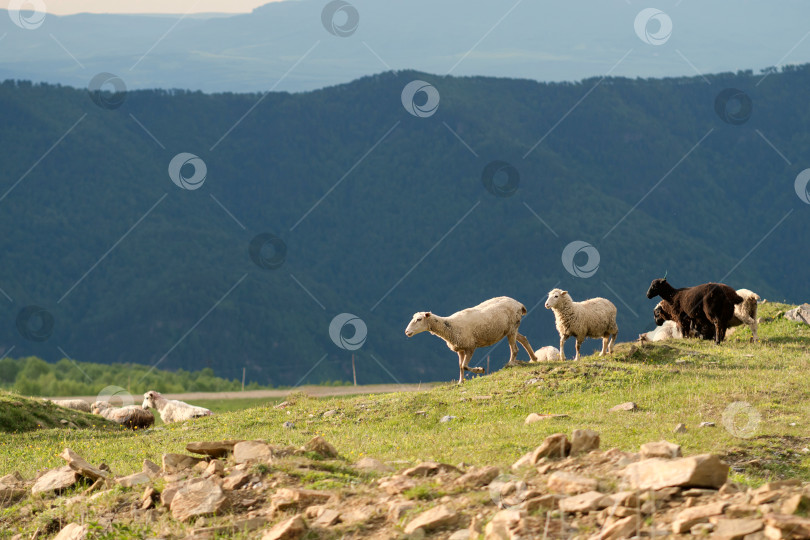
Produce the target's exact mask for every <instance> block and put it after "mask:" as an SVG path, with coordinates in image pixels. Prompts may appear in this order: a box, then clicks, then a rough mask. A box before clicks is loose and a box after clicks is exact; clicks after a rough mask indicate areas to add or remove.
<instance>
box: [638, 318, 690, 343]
mask: <svg viewBox="0 0 810 540" xmlns="http://www.w3.org/2000/svg"><path fill="white" fill-rule="evenodd" d="M656 324H657V319H656ZM682 337H683V334H681V331H680V329H679V328H678V325H677V324H675V321H669V320H664V321H662V323H661V325H659V326H658V327H657V328H656V329H655V330H651V331H649V332H645V333H644V334H639V336H638V340H639V341H640V342H642V343H643V342H645V341H665V340H667V339H681V338H682Z"/></svg>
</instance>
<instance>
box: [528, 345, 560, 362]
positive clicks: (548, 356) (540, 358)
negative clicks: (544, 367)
mask: <svg viewBox="0 0 810 540" xmlns="http://www.w3.org/2000/svg"><path fill="white" fill-rule="evenodd" d="M534 355H535V356H536V357H537V362H552V361H554V360H557V359H558V358H559V357H560V351H559V349H557V347H552V346H551V345H548V346H546V347H540V348H539V349H537V350H536V351H534Z"/></svg>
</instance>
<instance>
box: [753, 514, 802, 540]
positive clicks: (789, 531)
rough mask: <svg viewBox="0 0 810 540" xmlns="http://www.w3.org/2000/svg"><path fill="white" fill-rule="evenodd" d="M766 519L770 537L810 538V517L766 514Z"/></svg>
mask: <svg viewBox="0 0 810 540" xmlns="http://www.w3.org/2000/svg"><path fill="white" fill-rule="evenodd" d="M764 519H765V525H766V527H765V536H767V537H768V538H810V518H805V517H799V516H787V515H784V514H766V515H765V516H764Z"/></svg>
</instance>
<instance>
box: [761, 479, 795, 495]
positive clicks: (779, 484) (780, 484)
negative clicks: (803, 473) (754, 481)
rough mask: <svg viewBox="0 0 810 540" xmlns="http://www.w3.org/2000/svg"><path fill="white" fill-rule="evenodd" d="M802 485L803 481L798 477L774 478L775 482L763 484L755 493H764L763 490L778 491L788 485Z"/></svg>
mask: <svg viewBox="0 0 810 540" xmlns="http://www.w3.org/2000/svg"><path fill="white" fill-rule="evenodd" d="M800 485H802V481H801V480H799V479H798V478H788V479H786V480H774V481H773V482H767V483H765V484H762V485H761V486H759V487H758V488H757V489H755V490H754V493H762V492H763V491H776V490H777V489H782V488H786V487H796V486H800Z"/></svg>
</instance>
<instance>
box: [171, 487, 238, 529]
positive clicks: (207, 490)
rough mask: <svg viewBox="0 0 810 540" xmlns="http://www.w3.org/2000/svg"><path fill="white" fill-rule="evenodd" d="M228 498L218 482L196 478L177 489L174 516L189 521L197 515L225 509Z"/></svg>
mask: <svg viewBox="0 0 810 540" xmlns="http://www.w3.org/2000/svg"><path fill="white" fill-rule="evenodd" d="M227 504H228V499H227V498H226V497H225V493H223V491H222V488H220V487H219V485H218V484H217V483H216V482H213V481H211V480H208V479H206V478H194V479H193V480H189V481H188V482H187V483H186V484H185V485H184V486H183V487H181V488H180V489H178V490H177V493H176V494H175V495H174V497H173V498H172V502H171V506H170V508H171V511H172V517H173V518H174V519H176V520H178V521H188V520H189V519H191V518H193V517H197V516H209V515H212V514H216V513H218V512H221V511H222V510H224V509H225V507H226V506H227Z"/></svg>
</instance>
